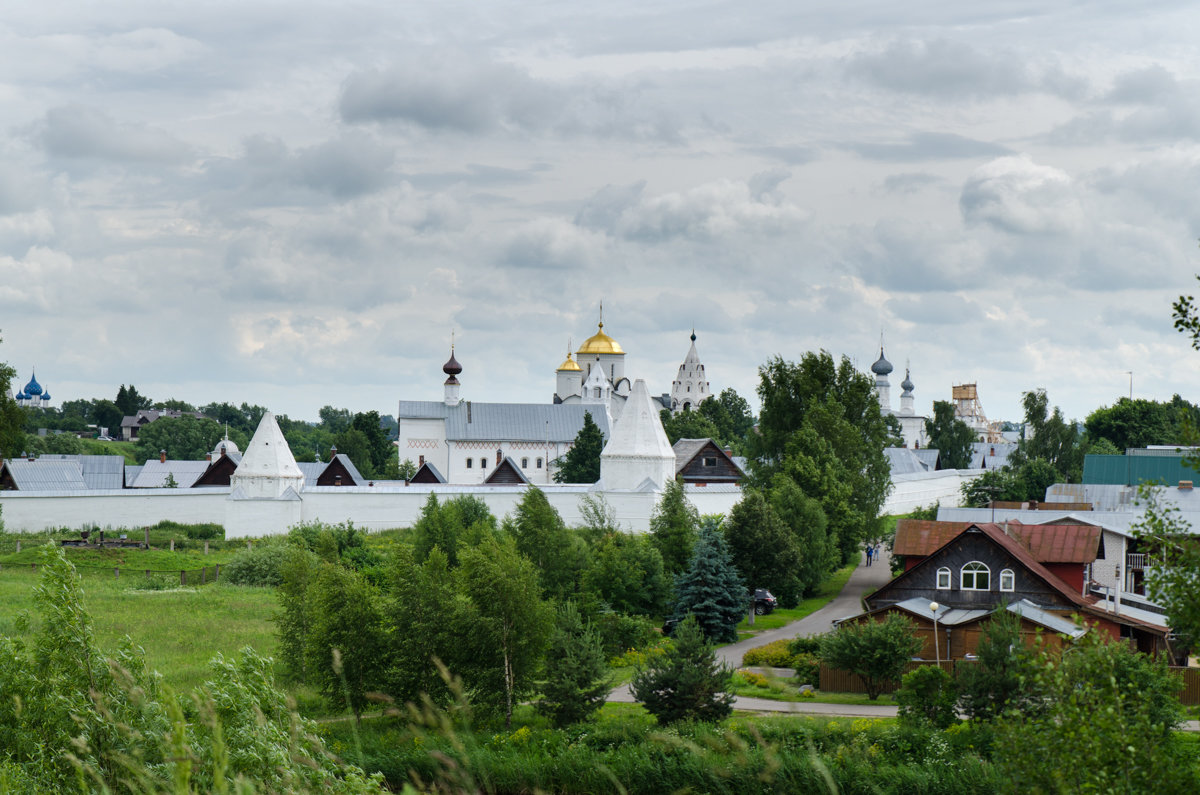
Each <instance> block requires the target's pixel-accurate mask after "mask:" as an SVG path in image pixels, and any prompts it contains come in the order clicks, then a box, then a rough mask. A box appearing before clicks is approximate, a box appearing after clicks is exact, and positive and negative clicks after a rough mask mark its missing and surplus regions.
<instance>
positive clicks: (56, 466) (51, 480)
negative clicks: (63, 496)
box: [4, 458, 88, 491]
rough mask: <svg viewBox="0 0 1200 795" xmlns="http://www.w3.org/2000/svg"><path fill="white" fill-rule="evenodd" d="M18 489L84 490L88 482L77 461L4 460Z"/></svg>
mask: <svg viewBox="0 0 1200 795" xmlns="http://www.w3.org/2000/svg"><path fill="white" fill-rule="evenodd" d="M4 466H5V468H7V469H8V471H9V473H10V474H11V475H12V479H13V482H14V483H16V484H17V490H18V491H82V490H84V489H86V488H87V487H88V486H87V483H86V482H85V481H84V479H83V472H82V470H81V469H80V468H79V464H78V462H76V461H64V460H62V459H58V460H55V459H49V460H43V459H38V460H36V461H30V460H28V459H25V458H16V459H10V460H7V461H5V462H4Z"/></svg>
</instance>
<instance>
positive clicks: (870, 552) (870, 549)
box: [867, 544, 875, 566]
mask: <svg viewBox="0 0 1200 795" xmlns="http://www.w3.org/2000/svg"><path fill="white" fill-rule="evenodd" d="M874 554H875V547H873V546H871V545H870V544H867V565H868V566H870V565H871V556H872V555H874Z"/></svg>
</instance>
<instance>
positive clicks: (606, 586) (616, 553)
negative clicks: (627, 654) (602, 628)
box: [583, 531, 673, 616]
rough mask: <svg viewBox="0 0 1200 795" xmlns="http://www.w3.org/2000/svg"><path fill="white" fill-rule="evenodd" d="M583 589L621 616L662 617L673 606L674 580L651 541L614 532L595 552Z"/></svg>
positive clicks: (597, 545)
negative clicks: (672, 581)
mask: <svg viewBox="0 0 1200 795" xmlns="http://www.w3.org/2000/svg"><path fill="white" fill-rule="evenodd" d="M583 587H584V589H585V590H586V591H588V592H590V593H594V594H596V595H597V596H599V597H600V598H601V599H603V600H604V602H605V603H606V604H607V605H608V606H609V607H611V608H612V609H613V610H616V611H617V612H620V613H626V614H629V615H644V616H660V615H663V613H665V612H666V611H667V610H668V609H669V606H670V602H671V597H672V591H673V588H672V583H671V578H670V577H669V576H668V575H667V572H666V570H665V568H664V567H663V559H662V555H660V554H659V552H658V549H657V548H655V546H654V545H653V544H652V543H651V542H650V540H649V539H648V538H646V537H645V536H641V535H636V534H634V533H621V532H615V531H614V532H611V533H609V534H608V535H606V536H605V537H604V538H603V539H602V540H601V541H600V542H599V543H598V544H596V547H595V549H594V550H593V552H592V556H591V562H590V564H589V565H588V568H587V570H586V571H585V572H584V574H583Z"/></svg>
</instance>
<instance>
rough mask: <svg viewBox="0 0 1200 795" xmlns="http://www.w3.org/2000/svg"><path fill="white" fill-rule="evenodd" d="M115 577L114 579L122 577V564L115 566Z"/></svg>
mask: <svg viewBox="0 0 1200 795" xmlns="http://www.w3.org/2000/svg"><path fill="white" fill-rule="evenodd" d="M113 579H114V580H119V579H121V567H120V566H113Z"/></svg>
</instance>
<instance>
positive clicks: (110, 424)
mask: <svg viewBox="0 0 1200 795" xmlns="http://www.w3.org/2000/svg"><path fill="white" fill-rule="evenodd" d="M122 419H123V415H122V414H121V410H120V409H119V408H117V404H116V403H113V402H112V401H111V400H95V401H92V409H91V412H90V413H89V414H88V420H89V421H91V422H94V423H95V424H96V426H97V427H98V428H108V435H109V436H111V437H113V438H114V439H115V438H117V437H118V436H120V435H121V420H122Z"/></svg>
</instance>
